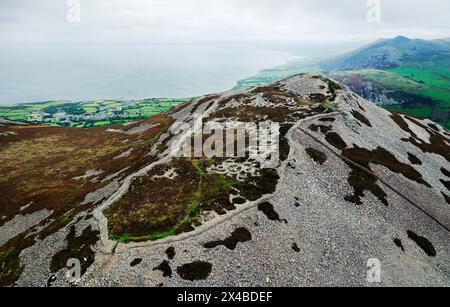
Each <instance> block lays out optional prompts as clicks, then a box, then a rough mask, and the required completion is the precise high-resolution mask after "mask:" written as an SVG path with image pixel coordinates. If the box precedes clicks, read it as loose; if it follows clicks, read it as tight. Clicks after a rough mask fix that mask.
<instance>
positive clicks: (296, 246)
mask: <svg viewBox="0 0 450 307" xmlns="http://www.w3.org/2000/svg"><path fill="white" fill-rule="evenodd" d="M292 250H293V251H294V252H296V253H300V248H299V247H298V245H297V243H292Z"/></svg>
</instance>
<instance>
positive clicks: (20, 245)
mask: <svg viewBox="0 0 450 307" xmlns="http://www.w3.org/2000/svg"><path fill="white" fill-rule="evenodd" d="M29 231H30V230H29ZM28 235H29V234H28V233H24V234H21V235H19V236H17V237H16V238H14V239H12V240H10V241H9V242H7V243H6V244H4V245H3V246H1V247H0V287H9V286H13V285H14V284H15V283H16V282H17V281H18V280H19V278H20V276H21V275H22V272H23V270H24V266H23V265H21V263H20V258H19V256H20V253H21V252H22V251H23V250H24V249H26V248H28V247H30V246H32V245H33V244H34V242H35V238H34V236H33V235H29V236H28Z"/></svg>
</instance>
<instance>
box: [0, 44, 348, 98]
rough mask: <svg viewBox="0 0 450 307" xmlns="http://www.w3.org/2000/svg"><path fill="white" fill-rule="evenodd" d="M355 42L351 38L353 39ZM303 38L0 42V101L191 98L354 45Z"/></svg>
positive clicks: (227, 87)
mask: <svg viewBox="0 0 450 307" xmlns="http://www.w3.org/2000/svg"><path fill="white" fill-rule="evenodd" d="M347 45H348V44H347ZM347 45H345V46H340V45H339V44H335V46H334V48H329V47H328V48H324V47H323V45H317V46H316V45H314V44H300V43H292V42H288V43H280V42H272V43H259V42H258V43H248V42H221V43H182V44H177V43H164V44H140V45H118V44H110V45H108V44H101V45H95V44H86V45H70V44H66V45H15V46H3V47H2V48H1V49H0V105H10V104H20V103H29V102H42V101H59V100H64V101H66V100H70V101H90V100H104V99H144V98H182V97H183V98H184V97H196V96H200V95H204V94H208V93H215V92H222V91H226V90H229V89H231V88H233V87H234V86H235V85H236V82H237V81H238V80H241V79H243V78H246V77H249V76H252V75H254V74H256V73H257V72H258V71H259V70H261V69H265V68H271V67H274V66H278V65H282V64H285V63H287V62H289V61H291V60H296V59H299V58H303V57H311V56H317V54H321V55H323V56H325V55H329V54H333V53H336V54H337V53H339V52H340V51H343V50H347V49H348V50H350V49H351V48H350V47H349V46H347Z"/></svg>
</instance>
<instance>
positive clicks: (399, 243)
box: [394, 238, 405, 252]
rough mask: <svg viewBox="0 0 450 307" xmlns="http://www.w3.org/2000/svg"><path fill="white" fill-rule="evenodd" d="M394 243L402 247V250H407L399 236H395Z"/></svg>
mask: <svg viewBox="0 0 450 307" xmlns="http://www.w3.org/2000/svg"><path fill="white" fill-rule="evenodd" d="M394 244H395V246H397V247H398V248H400V249H401V250H402V252H404V251H405V248H404V247H403V243H402V240H400V239H399V238H395V239H394Z"/></svg>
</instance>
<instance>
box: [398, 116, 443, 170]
mask: <svg viewBox="0 0 450 307" xmlns="http://www.w3.org/2000/svg"><path fill="white" fill-rule="evenodd" d="M391 118H392V120H393V121H394V122H395V123H396V124H397V125H398V126H399V127H400V128H401V129H402V130H404V131H405V132H407V133H409V134H410V137H409V138H405V139H403V141H405V142H409V143H411V144H413V145H414V146H416V147H418V148H420V149H421V150H422V151H423V152H428V153H434V154H437V155H440V156H442V157H443V158H444V159H446V160H447V161H448V162H450V145H449V144H448V143H447V142H448V139H447V138H446V137H445V136H443V135H442V134H440V133H439V132H437V131H434V130H433V129H431V128H430V127H428V126H425V125H423V124H422V123H420V122H419V121H418V120H416V119H414V118H412V117H410V116H407V117H406V118H407V119H408V120H409V121H411V122H413V123H414V124H416V125H418V126H419V127H421V128H423V129H425V130H426V131H427V132H428V133H429V134H430V143H426V142H423V141H422V140H421V139H420V138H419V137H418V136H417V134H415V133H414V131H412V130H411V129H410V128H409V125H408V123H407V122H406V121H405V119H403V117H402V116H401V115H400V114H398V113H392V114H391Z"/></svg>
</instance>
